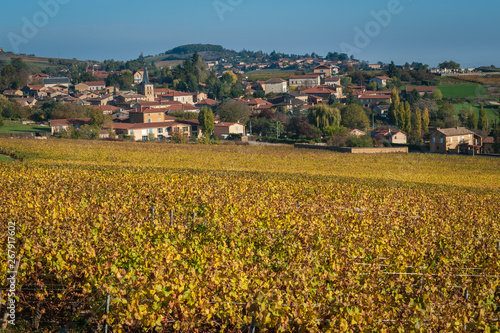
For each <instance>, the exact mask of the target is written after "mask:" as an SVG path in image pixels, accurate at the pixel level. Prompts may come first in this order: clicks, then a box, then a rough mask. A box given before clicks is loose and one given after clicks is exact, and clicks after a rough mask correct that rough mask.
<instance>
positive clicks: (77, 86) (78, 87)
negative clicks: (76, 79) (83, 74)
mask: <svg viewBox="0 0 500 333" xmlns="http://www.w3.org/2000/svg"><path fill="white" fill-rule="evenodd" d="M73 89H74V91H87V90H90V89H89V86H88V85H86V84H85V83H83V82H80V83H78V84H75V86H74V87H73Z"/></svg>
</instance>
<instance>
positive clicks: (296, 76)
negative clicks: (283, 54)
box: [290, 73, 321, 79]
mask: <svg viewBox="0 0 500 333" xmlns="http://www.w3.org/2000/svg"><path fill="white" fill-rule="evenodd" d="M319 76H321V74H320V73H317V74H308V75H292V76H290V79H317V78H318V77H319Z"/></svg>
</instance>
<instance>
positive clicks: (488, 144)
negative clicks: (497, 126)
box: [482, 136, 495, 154]
mask: <svg viewBox="0 0 500 333" xmlns="http://www.w3.org/2000/svg"><path fill="white" fill-rule="evenodd" d="M494 145H495V138H494V137H492V136H489V137H487V138H486V139H484V140H483V149H482V152H483V154H495V149H494V147H493V146H494Z"/></svg>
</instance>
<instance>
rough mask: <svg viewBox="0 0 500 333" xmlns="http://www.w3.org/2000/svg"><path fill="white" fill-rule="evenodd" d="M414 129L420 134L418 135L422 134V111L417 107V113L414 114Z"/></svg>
mask: <svg viewBox="0 0 500 333" xmlns="http://www.w3.org/2000/svg"><path fill="white" fill-rule="evenodd" d="M412 124H413V131H414V132H415V133H416V134H417V135H418V137H420V136H421V134H422V112H420V109H419V108H417V109H416V110H415V113H414V114H413V121H412Z"/></svg>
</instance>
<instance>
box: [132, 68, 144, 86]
mask: <svg viewBox="0 0 500 333" xmlns="http://www.w3.org/2000/svg"><path fill="white" fill-rule="evenodd" d="M143 76H144V70H143V69H139V70H138V71H137V72H135V73H134V83H135V84H139V83H141V82H142V79H143Z"/></svg>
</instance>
